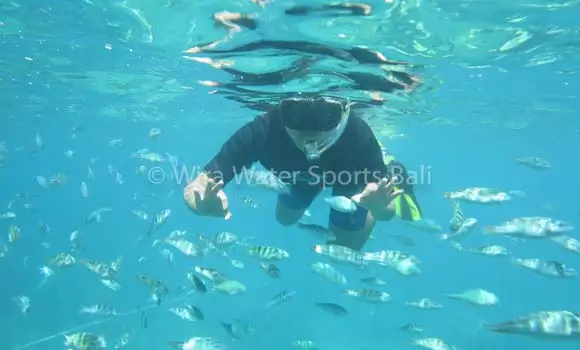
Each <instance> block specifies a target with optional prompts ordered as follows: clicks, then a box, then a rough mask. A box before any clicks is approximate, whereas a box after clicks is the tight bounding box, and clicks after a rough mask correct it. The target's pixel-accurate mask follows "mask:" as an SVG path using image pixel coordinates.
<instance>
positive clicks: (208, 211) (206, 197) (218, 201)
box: [183, 173, 232, 220]
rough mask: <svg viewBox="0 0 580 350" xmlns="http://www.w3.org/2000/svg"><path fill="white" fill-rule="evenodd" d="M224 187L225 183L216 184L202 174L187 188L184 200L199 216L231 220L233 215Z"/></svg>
mask: <svg viewBox="0 0 580 350" xmlns="http://www.w3.org/2000/svg"><path fill="white" fill-rule="evenodd" d="M223 186H224V182H223V181H221V180H220V181H219V182H216V181H215V180H213V179H212V178H210V177H209V176H207V174H205V173H202V174H200V175H199V176H198V177H197V178H196V179H195V180H194V181H192V182H190V183H189V184H188V185H187V186H186V187H185V190H184V191H183V198H184V199H185V203H187V206H188V207H189V208H190V209H191V210H192V211H193V212H194V213H196V214H197V215H202V216H212V217H222V218H224V219H226V220H229V219H230V218H231V217H232V214H231V213H230V210H229V205H228V197H227V196H226V194H225V192H224V191H223Z"/></svg>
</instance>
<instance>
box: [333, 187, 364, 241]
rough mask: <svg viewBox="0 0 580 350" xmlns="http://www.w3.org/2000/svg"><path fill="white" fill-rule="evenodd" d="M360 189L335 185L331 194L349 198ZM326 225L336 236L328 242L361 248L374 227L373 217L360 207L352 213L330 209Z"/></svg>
mask: <svg viewBox="0 0 580 350" xmlns="http://www.w3.org/2000/svg"><path fill="white" fill-rule="evenodd" d="M360 191H361V189H360V188H357V187H352V186H348V187H345V186H335V187H334V188H333V190H332V195H333V196H345V197H348V198H350V197H351V196H353V195H355V194H357V193H360ZM328 227H329V228H330V230H331V231H332V233H334V236H335V237H336V239H335V240H334V241H331V242H328V243H329V244H336V245H341V246H345V247H348V248H351V249H354V250H361V249H362V248H363V246H364V245H365V243H366V242H367V241H368V239H369V237H370V235H371V233H372V231H373V228H374V227H375V219H374V218H373V216H372V215H371V213H370V212H369V211H368V210H367V209H364V208H362V207H358V208H357V210H356V211H355V212H354V213H342V212H339V211H336V210H334V209H331V210H330V217H329V223H328Z"/></svg>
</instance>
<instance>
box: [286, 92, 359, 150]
mask: <svg viewBox="0 0 580 350" xmlns="http://www.w3.org/2000/svg"><path fill="white" fill-rule="evenodd" d="M278 111H279V113H280V115H281V117H282V124H283V125H284V128H285V129H286V132H288V135H290V138H292V141H294V144H296V146H297V147H298V148H299V149H300V150H302V151H303V152H304V153H305V154H306V157H307V158H308V159H309V160H315V159H318V158H320V155H321V154H322V153H323V152H324V151H326V150H327V149H329V148H330V147H331V146H332V145H334V144H335V143H336V141H338V139H339V138H340V136H341V135H342V133H343V131H344V129H345V127H346V123H347V121H348V117H349V115H350V103H349V102H348V100H346V99H338V98H334V97H305V96H298V97H293V98H288V99H284V100H282V101H281V102H280V104H279V105H278Z"/></svg>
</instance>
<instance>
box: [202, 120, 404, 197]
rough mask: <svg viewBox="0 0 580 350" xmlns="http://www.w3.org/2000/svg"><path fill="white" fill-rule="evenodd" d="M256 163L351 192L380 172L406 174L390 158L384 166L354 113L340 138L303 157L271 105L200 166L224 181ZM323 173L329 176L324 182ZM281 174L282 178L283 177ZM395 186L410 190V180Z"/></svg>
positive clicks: (318, 187)
mask: <svg viewBox="0 0 580 350" xmlns="http://www.w3.org/2000/svg"><path fill="white" fill-rule="evenodd" d="M255 162H260V163H261V164H262V165H263V166H264V167H265V168H266V169H268V170H270V171H272V172H273V173H274V174H282V173H286V174H287V173H290V172H300V175H299V176H298V179H299V181H298V183H296V184H291V185H295V186H299V187H300V186H303V185H304V184H306V185H307V187H310V188H312V187H313V186H314V188H315V189H316V190H317V191H319V190H321V189H322V187H323V186H322V184H323V183H324V184H325V185H326V187H333V189H334V191H333V192H334V193H335V195H353V194H356V193H358V192H360V190H362V189H364V186H365V185H366V184H367V183H371V182H378V181H379V180H380V179H381V178H383V177H387V178H388V177H390V176H392V175H397V177H399V176H400V177H402V178H403V179H402V180H404V179H407V173H406V171H405V169H404V168H403V166H402V165H401V164H400V163H398V162H395V161H393V162H391V163H389V165H388V166H386V165H385V164H384V163H383V153H382V150H381V147H380V145H379V142H378V141H377V139H376V138H375V136H374V134H373V132H372V130H371V129H370V127H369V125H368V124H367V123H366V122H365V121H364V120H362V119H361V118H360V117H359V116H357V115H356V114H352V115H351V116H350V117H349V120H348V122H347V125H346V127H345V130H344V132H343V134H342V136H341V137H340V139H339V140H338V141H337V142H336V143H335V144H334V145H333V146H332V147H330V148H329V149H328V150H326V151H325V152H323V153H322V155H321V157H320V159H318V160H316V161H308V160H307V158H306V156H305V154H304V153H303V152H302V151H301V150H300V149H298V147H296V145H295V144H294V142H293V141H292V139H291V138H290V136H289V135H288V134H287V133H286V131H285V129H284V127H283V125H282V120H281V117H280V115H279V114H278V113H277V111H276V109H274V110H273V111H271V112H268V113H265V114H263V115H261V116H258V117H256V118H255V119H254V120H253V121H251V122H249V123H247V124H246V125H244V126H243V127H242V128H240V129H239V130H238V131H236V132H235V133H234V135H233V136H232V137H230V139H229V140H228V141H226V143H225V144H224V145H223V146H222V148H221V150H220V152H219V153H218V154H217V155H216V156H215V157H214V158H213V159H212V160H211V161H210V163H209V164H208V165H206V166H205V168H204V171H205V172H206V173H208V174H209V175H210V176H211V177H213V178H214V179H216V180H219V179H222V180H223V181H224V184H227V183H228V182H229V181H231V180H232V179H233V177H234V175H235V174H238V173H240V172H241V171H251V166H252V164H253V163H255ZM324 173H327V174H328V175H326V177H324V182H323V181H322V179H323V175H322V174H324ZM349 174H350V176H349ZM337 176H341V178H340V179H339V181H337V180H335V179H336V177H337ZM242 178H247V177H242ZM281 179H282V180H283V181H285V180H286V178H285V177H284V176H281ZM333 179H334V180H333ZM333 181H334V182H333ZM285 182H288V181H285ZM399 187H400V188H402V189H404V190H405V192H407V193H409V192H411V193H410V194H412V186H411V184H408V183H406V182H405V181H403V183H401V185H400V186H399Z"/></svg>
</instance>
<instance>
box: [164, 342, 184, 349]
mask: <svg viewBox="0 0 580 350" xmlns="http://www.w3.org/2000/svg"><path fill="white" fill-rule="evenodd" d="M167 344H168V345H169V346H171V347H172V348H175V349H183V345H184V344H185V342H182V341H170V342H167Z"/></svg>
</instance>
